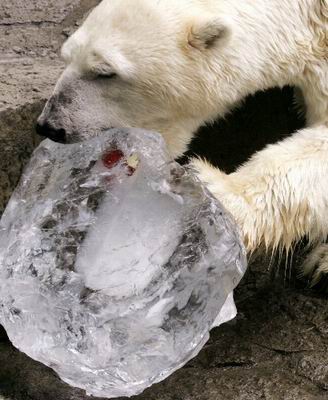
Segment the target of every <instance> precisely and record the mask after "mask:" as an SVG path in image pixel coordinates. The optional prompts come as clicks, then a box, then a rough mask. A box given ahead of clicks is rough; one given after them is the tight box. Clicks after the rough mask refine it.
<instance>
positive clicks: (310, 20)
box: [40, 0, 328, 272]
mask: <svg viewBox="0 0 328 400" xmlns="http://www.w3.org/2000/svg"><path fill="white" fill-rule="evenodd" d="M327 32H328V3H327V0H178V1H177V0H103V2H102V3H101V4H100V5H99V6H98V7H96V9H95V10H94V11H93V12H92V13H91V14H90V15H89V16H88V18H87V20H86V21H85V23H84V24H83V25H82V27H81V28H80V29H79V30H78V31H77V32H76V33H75V34H74V35H73V36H72V37H71V38H70V39H69V40H68V42H67V43H66V44H65V45H64V47H63V56H64V58H65V59H66V61H67V64H68V67H67V69H66V71H65V72H64V74H63V76H62V78H61V79H60V81H59V82H58V84H57V87H56V89H55V93H54V96H53V98H52V99H50V101H49V104H48V105H47V106H46V108H45V110H44V112H43V114H42V115H41V117H40V122H44V121H47V122H48V123H49V124H51V125H52V126H53V127H55V128H64V129H65V130H66V132H67V135H68V137H69V138H71V140H76V139H80V138H86V137H88V136H89V135H90V131H91V130H92V131H93V132H95V133H99V132H101V131H102V130H103V129H106V128H109V127H111V126H137V127H143V128H147V129H152V130H156V131H159V132H161V133H162V135H163V136H164V138H165V139H166V141H167V144H168V146H169V149H170V151H171V153H172V155H173V156H174V157H176V156H178V155H181V154H182V153H183V152H184V151H185V150H186V148H187V146H188V144H189V142H190V140H191V138H192V136H193V134H194V132H195V131H196V130H197V128H198V127H199V126H201V125H202V124H204V123H205V122H208V121H211V120H213V119H215V118H217V116H218V115H224V114H225V113H226V112H227V111H229V110H230V109H231V108H232V107H233V106H235V105H236V104H237V103H238V102H239V101H240V100H242V99H243V98H244V97H245V96H247V95H249V94H252V93H254V92H256V91H258V90H264V89H267V88H270V87H273V86H280V87H282V86H284V85H287V84H289V85H294V86H296V87H298V88H299V89H300V90H301V91H302V93H303V97H304V101H305V104H306V106H307V121H308V128H307V129H305V130H303V131H300V132H298V133H296V134H295V135H294V136H293V137H292V138H290V139H287V140H285V141H283V142H282V143H279V144H277V145H274V146H269V147H268V148H267V149H265V150H264V151H262V152H260V153H258V154H256V155H255V156H254V157H253V158H252V159H251V160H250V161H249V162H248V163H246V164H245V165H244V166H242V167H241V168H240V169H239V170H238V171H237V172H236V173H234V174H231V175H226V174H224V173H222V172H221V171H219V170H217V169H214V168H213V167H211V166H210V165H208V164H207V163H205V162H202V161H199V160H194V161H193V162H192V165H193V167H194V168H195V169H196V171H197V173H198V175H199V176H200V178H201V179H202V180H204V181H205V182H207V183H208V185H209V188H210V189H211V190H212V191H213V193H215V194H216V195H217V196H218V197H219V199H221V200H222V201H223V202H224V204H225V206H226V207H227V208H228V209H229V210H230V211H231V212H232V214H233V215H234V217H235V218H236V220H237V221H238V223H239V224H240V227H241V229H242V232H243V235H244V238H245V243H246V245H247V247H248V249H249V250H250V251H254V250H255V249H256V248H257V247H258V246H261V245H263V244H264V245H265V246H266V247H267V248H268V249H276V248H278V247H285V248H286V249H290V248H291V246H292V245H293V243H294V242H295V241H297V240H298V239H300V238H301V237H302V236H308V237H309V239H310V240H311V241H313V242H321V241H324V240H325V239H326V237H327V233H328V227H327V225H328V224H327V223H326V219H327V216H328V49H327V47H328V33H327ZM112 72H115V73H117V74H118V77H117V78H114V79H111V80H106V79H105V78H101V77H99V76H98V74H109V73H112ZM63 94H64V96H63ZM63 97H64V100H63ZM327 254H328V252H327ZM322 259H324V258H323V257H321V258H320V260H322ZM327 259H328V256H327ZM320 262H321V261H320ZM319 270H320V267H319ZM321 271H323V272H327V266H326V265H324V266H322V267H321Z"/></svg>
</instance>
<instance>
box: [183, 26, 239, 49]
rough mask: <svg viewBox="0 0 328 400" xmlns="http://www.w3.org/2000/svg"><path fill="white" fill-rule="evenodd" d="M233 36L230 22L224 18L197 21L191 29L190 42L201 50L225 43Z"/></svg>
mask: <svg viewBox="0 0 328 400" xmlns="http://www.w3.org/2000/svg"><path fill="white" fill-rule="evenodd" d="M230 36H231V29H230V26H229V25H228V23H226V22H225V21H223V20H222V19H210V20H206V21H204V20H203V21H196V22H195V23H194V24H193V25H192V26H191V29H190V31H189V35H188V44H189V45H190V46H192V47H194V48H196V49H199V50H206V49H210V48H212V47H214V46H216V45H218V44H224V43H225V42H226V41H227V40H228V39H229V37H230Z"/></svg>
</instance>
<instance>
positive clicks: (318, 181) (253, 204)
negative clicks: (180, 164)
mask: <svg viewBox="0 0 328 400" xmlns="http://www.w3.org/2000/svg"><path fill="white" fill-rule="evenodd" d="M191 167H192V168H193V169H194V170H195V172H196V174H197V175H198V177H199V178H200V180H202V181H203V182H205V183H206V185H207V187H208V189H209V190H210V191H211V192H212V193H213V194H214V195H215V196H216V197H217V198H218V199H219V200H220V201H221V202H222V203H223V204H224V206H225V207H226V208H227V209H228V210H229V211H230V212H231V214H232V215H233V216H234V218H235V219H236V221H237V223H238V224H239V226H240V228H241V232H242V235H243V238H244V242H245V245H246V247H247V250H248V251H249V252H254V251H255V250H257V249H258V248H259V247H263V246H264V247H265V249H266V250H268V251H275V250H279V249H285V250H286V251H290V250H291V249H292V248H293V245H294V244H295V243H296V242H297V241H298V240H300V239H302V238H303V237H307V238H308V239H309V241H310V242H311V243H313V244H321V245H320V247H319V250H315V252H316V253H313V255H312V256H309V258H308V263H307V264H306V265H305V267H304V273H306V274H307V275H309V276H311V277H312V278H313V280H318V279H320V278H322V277H323V276H324V275H326V274H328V246H325V245H322V243H323V242H324V241H325V240H326V238H327V235H328V221H327V219H328V127H327V126H326V125H318V126H316V127H312V128H307V129H304V130H301V131H299V132H297V133H296V134H294V135H293V136H292V137H290V138H288V139H285V140H284V141H282V142H279V143H277V144H275V145H270V146H268V147H266V148H265V149H264V150H262V151H260V152H258V153H256V154H255V155H254V156H253V157H252V158H251V159H250V160H249V161H248V162H246V163H245V164H244V165H243V166H241V167H240V168H239V169H238V170H237V171H236V172H234V173H232V174H229V175H227V174H225V173H223V172H222V171H220V170H219V169H216V168H214V167H212V166H211V165H210V164H208V163H207V162H205V161H202V160H200V159H193V160H192V161H191ZM313 283H316V282H314V281H313Z"/></svg>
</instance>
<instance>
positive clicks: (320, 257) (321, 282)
mask: <svg viewBox="0 0 328 400" xmlns="http://www.w3.org/2000/svg"><path fill="white" fill-rule="evenodd" d="M301 275H303V276H305V277H306V278H307V279H308V281H309V285H310V287H311V288H313V289H316V290H319V291H322V292H325V293H328V243H322V244H320V245H318V246H317V247H315V248H314V249H313V250H312V251H311V253H310V254H309V255H308V256H307V258H306V259H305V261H304V262H303V264H302V267H301Z"/></svg>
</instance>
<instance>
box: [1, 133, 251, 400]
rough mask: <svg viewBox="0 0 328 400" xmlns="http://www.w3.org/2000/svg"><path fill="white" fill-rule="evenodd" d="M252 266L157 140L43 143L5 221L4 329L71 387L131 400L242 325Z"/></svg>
mask: <svg viewBox="0 0 328 400" xmlns="http://www.w3.org/2000/svg"><path fill="white" fill-rule="evenodd" d="M245 267H246V259H245V251H244V248H243V246H242V243H241V241H240V238H239V234H238V231H237V228H236V226H235V224H234V222H233V220H232V218H231V216H230V215H228V214H227V212H226V211H225V210H224V209H223V207H222V206H221V204H220V202H219V201H218V200H217V199H215V198H214V197H213V196H212V195H211V194H210V193H209V192H208V191H207V190H206V189H205V188H204V186H203V185H202V184H201V182H199V181H198V180H197V178H195V177H194V176H193V174H192V172H191V171H188V169H186V168H184V167H181V166H180V165H178V164H177V163H175V162H173V161H171V160H170V158H169V156H168V154H167V152H166V148H165V145H164V142H163V139H162V138H161V136H160V135H158V134H154V133H150V132H145V131H141V130H136V129H133V130H132V129H131V130H129V129H120V130H111V131H108V132H107V133H104V134H103V135H102V136H101V137H98V138H94V139H92V140H90V141H88V142H84V143H80V144H71V145H62V144H56V143H53V142H51V141H49V140H46V141H44V142H43V143H42V144H41V145H40V146H39V148H38V149H37V150H36V151H35V152H34V155H33V156H32V159H31V161H30V163H29V165H28V167H27V168H26V170H25V172H24V174H23V177H22V179H21V182H20V184H19V186H18V187H17V189H16V191H15V193H14V194H13V196H12V198H11V200H10V202H9V204H8V207H7V209H6V211H5V213H4V215H3V217H2V220H1V222H0V305H1V307H0V323H1V324H2V325H3V326H4V327H5V329H6V331H7V333H8V336H9V338H10V340H11V341H12V342H13V344H14V345H15V346H16V347H17V348H18V349H20V350H21V351H23V352H25V353H26V354H28V355H29V356H30V357H32V358H34V359H36V360H38V361H41V362H42V363H44V364H46V365H48V366H49V367H51V368H53V369H54V370H55V371H56V372H57V373H58V374H59V376H60V377H61V378H62V379H63V380H64V381H65V382H68V383H69V384H71V385H73V386H77V387H80V388H83V389H85V390H86V391H87V393H88V394H92V395H97V396H104V397H116V396H131V395H135V394H137V393H140V392H141V391H143V390H144V389H145V388H147V387H148V386H150V385H151V384H153V383H155V382H158V381H161V380H162V379H164V378H165V377H167V376H168V375H170V374H171V373H172V372H173V371H175V370H176V369H178V368H180V367H181V366H183V365H184V364H185V363H186V362H187V361H188V360H190V359H191V358H192V357H194V356H195V355H196V354H197V353H198V352H199V351H200V349H201V348H202V346H203V345H204V343H205V342H206V341H207V340H208V337H209V331H210V329H211V327H212V326H213V325H218V324H220V323H222V322H224V321H226V320H228V319H230V318H232V317H233V316H234V315H235V306H234V302H233V298H232V291H233V289H234V288H235V286H236V285H237V284H238V282H239V281H240V279H241V277H242V275H243V273H244V271H245ZM225 303H226V304H225ZM224 304H225V305H224Z"/></svg>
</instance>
